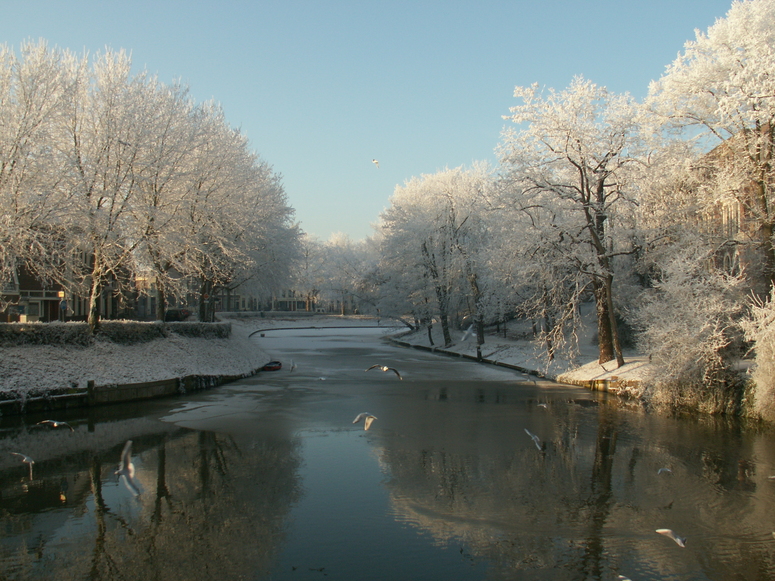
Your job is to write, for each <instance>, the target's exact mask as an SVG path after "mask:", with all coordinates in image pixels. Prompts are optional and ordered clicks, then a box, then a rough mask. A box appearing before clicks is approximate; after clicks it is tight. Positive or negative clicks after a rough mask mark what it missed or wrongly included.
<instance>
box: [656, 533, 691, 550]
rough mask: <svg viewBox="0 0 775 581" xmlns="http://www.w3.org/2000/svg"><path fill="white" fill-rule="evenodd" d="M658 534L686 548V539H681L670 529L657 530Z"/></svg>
mask: <svg viewBox="0 0 775 581" xmlns="http://www.w3.org/2000/svg"><path fill="white" fill-rule="evenodd" d="M657 532H658V533H659V534H660V535H665V536H666V537H669V538H671V539H673V540H674V541H675V542H676V544H677V545H678V546H679V547H686V537H679V536H678V535H677V534H675V533H674V532H673V531H672V530H670V529H657Z"/></svg>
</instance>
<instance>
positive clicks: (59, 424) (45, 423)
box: [35, 420, 75, 432]
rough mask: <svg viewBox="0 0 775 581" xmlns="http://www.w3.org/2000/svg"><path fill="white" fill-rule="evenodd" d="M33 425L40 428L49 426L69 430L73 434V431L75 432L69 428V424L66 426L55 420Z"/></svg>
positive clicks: (64, 423)
mask: <svg viewBox="0 0 775 581" xmlns="http://www.w3.org/2000/svg"><path fill="white" fill-rule="evenodd" d="M35 425H36V426H40V425H46V426H51V427H52V428H70V431H71V432H74V431H75V430H74V429H73V426H71V425H70V424H68V423H67V422H59V421H57V420H43V421H42V422H38V423H37V424H35Z"/></svg>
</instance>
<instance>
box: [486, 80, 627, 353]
mask: <svg viewBox="0 0 775 581" xmlns="http://www.w3.org/2000/svg"><path fill="white" fill-rule="evenodd" d="M514 96H515V97H517V98H518V99H520V100H521V101H522V104H521V105H518V106H516V107H513V108H512V109H511V113H512V114H511V115H510V116H508V117H507V118H508V119H511V120H512V121H513V122H514V123H516V124H517V125H518V126H519V127H518V128H517V129H510V130H507V131H505V132H504V136H503V141H502V143H501V144H500V147H499V150H500V157H501V163H502V166H503V170H504V190H505V192H506V195H505V196H503V198H502V199H504V200H505V203H506V204H507V205H509V206H510V207H511V208H512V209H513V210H515V211H517V212H519V213H522V214H524V215H525V216H527V217H528V219H529V221H530V224H531V228H532V229H533V232H534V233H535V240H536V242H537V243H540V245H541V247H542V250H541V256H540V258H541V260H548V261H552V262H554V263H556V264H558V268H557V269H556V271H557V272H561V273H565V272H567V270H568V268H569V267H570V268H572V269H573V270H574V271H576V272H579V273H583V274H585V275H586V276H587V277H588V278H589V281H590V284H591V286H592V289H593V292H594V296H595V301H596V308H597V321H598V338H599V348H600V359H599V361H600V363H605V362H607V361H611V360H613V359H616V361H617V363H618V364H619V365H622V364H623V363H624V359H623V356H622V352H621V346H620V344H619V338H618V332H617V324H616V318H615V301H614V296H613V289H614V264H613V261H614V257H615V256H617V255H619V254H621V253H623V252H628V251H629V250H630V249H629V248H626V247H623V246H622V244H621V243H620V242H619V241H618V240H617V239H615V237H614V235H613V234H614V232H613V228H612V224H613V222H614V220H615V218H616V216H617V214H625V213H627V212H629V211H630V210H631V208H632V206H633V205H634V200H633V199H632V194H631V191H630V189H629V185H630V184H629V173H628V171H629V168H630V166H632V165H634V164H635V163H636V162H637V160H638V159H639V157H640V156H641V155H642V154H641V144H642V139H641V134H640V130H639V124H638V111H639V109H638V105H637V103H636V102H635V101H634V100H633V99H632V98H631V97H630V96H629V95H626V94H625V95H616V94H612V93H609V92H608V91H607V90H606V89H605V88H604V87H598V86H597V85H595V84H593V83H591V82H590V81H587V80H585V79H583V78H581V77H577V78H575V79H574V80H573V82H572V83H571V85H570V87H568V88H567V89H566V90H564V91H559V92H558V91H555V90H553V89H550V90H548V92H546V93H544V92H542V91H541V90H540V89H539V87H538V86H537V85H533V86H531V87H517V88H516V89H515V91H514ZM547 272H549V271H547ZM562 276H563V277H565V274H563V275H562ZM574 284H575V283H574ZM584 286H585V285H581V286H580V287H578V288H579V290H581V289H583V288H584ZM580 296H581V293H580V292H577V293H575V295H574V296H573V297H572V298H573V300H574V301H577V300H578V299H579V298H580ZM569 307H570V310H571V311H572V310H574V309H573V305H569Z"/></svg>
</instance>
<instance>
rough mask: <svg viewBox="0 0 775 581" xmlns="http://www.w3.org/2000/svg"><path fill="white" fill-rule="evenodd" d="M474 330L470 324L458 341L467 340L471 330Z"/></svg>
mask: <svg viewBox="0 0 775 581" xmlns="http://www.w3.org/2000/svg"><path fill="white" fill-rule="evenodd" d="M473 330H474V326H473V325H470V326H469V327H468V329H467V330H466V332H465V333H463V338H462V339H460V341H461V342H462V341H468V338H469V337H470V336H471V333H472V331H473Z"/></svg>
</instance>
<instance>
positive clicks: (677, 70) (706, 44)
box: [648, 0, 775, 286]
mask: <svg viewBox="0 0 775 581" xmlns="http://www.w3.org/2000/svg"><path fill="white" fill-rule="evenodd" d="M774 64H775V0H744V1H739V0H738V1H735V2H733V4H732V7H731V8H730V10H729V12H728V13H727V15H726V18H723V19H719V20H717V21H716V23H715V24H714V25H713V26H711V27H710V28H709V29H708V31H707V33H703V32H701V31H697V32H696V39H695V40H693V41H689V42H687V43H686V44H685V46H684V52H683V53H682V54H680V55H679V56H678V57H677V58H676V60H675V61H674V62H673V63H672V64H671V65H670V66H669V67H667V70H666V71H665V73H664V75H663V76H662V78H661V79H659V80H658V81H655V82H653V83H652V84H651V86H650V88H649V98H648V103H649V106H650V108H651V110H652V111H654V112H655V113H656V114H657V115H659V116H660V117H661V119H662V120H663V122H664V124H665V125H664V126H665V127H672V128H683V129H684V134H685V135H686V136H687V137H692V138H696V139H700V140H701V141H702V143H703V144H704V145H705V148H706V150H707V149H709V148H710V147H712V146H714V145H717V144H719V143H722V146H721V147H718V148H717V150H716V152H715V154H714V156H709V157H708V158H707V159H706V161H707V162H708V163H711V164H713V166H714V167H713V174H714V175H715V179H716V181H715V187H708V188H705V192H706V193H707V196H708V199H707V200H706V203H707V204H708V205H711V204H713V203H718V202H723V201H724V200H730V199H731V200H736V201H737V202H738V203H739V204H740V205H741V206H742V208H743V209H744V213H745V215H746V219H748V220H753V221H754V222H755V225H756V227H755V229H756V230H757V238H758V240H757V244H758V246H760V248H761V252H762V256H763V259H764V274H765V277H766V278H767V279H768V280H769V281H770V286H772V284H773V281H775V247H774V246H773V233H774V228H775V211H774V210H773V208H775V173H773V165H772V164H773V153H774V152H775V75H773V65H774Z"/></svg>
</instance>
